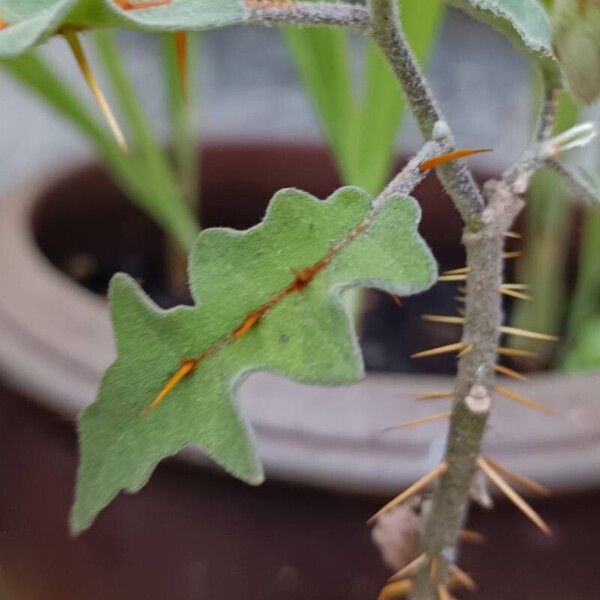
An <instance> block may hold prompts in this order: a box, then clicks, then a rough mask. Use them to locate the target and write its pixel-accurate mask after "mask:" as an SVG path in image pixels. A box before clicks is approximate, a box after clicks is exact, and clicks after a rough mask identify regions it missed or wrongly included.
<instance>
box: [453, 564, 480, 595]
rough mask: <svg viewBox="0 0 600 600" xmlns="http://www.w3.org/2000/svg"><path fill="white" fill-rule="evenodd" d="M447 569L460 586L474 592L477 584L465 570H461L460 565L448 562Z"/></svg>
mask: <svg viewBox="0 0 600 600" xmlns="http://www.w3.org/2000/svg"><path fill="white" fill-rule="evenodd" d="M448 570H449V571H450V574H451V575H454V577H455V579H456V582H457V583H459V584H460V585H461V586H462V587H464V588H465V589H466V590H469V591H470V592H474V591H475V590H476V589H477V584H476V583H475V580H474V579H473V578H472V577H471V576H470V575H469V574H468V573H467V572H465V571H463V570H462V569H461V568H460V567H458V566H456V565H454V564H450V565H448Z"/></svg>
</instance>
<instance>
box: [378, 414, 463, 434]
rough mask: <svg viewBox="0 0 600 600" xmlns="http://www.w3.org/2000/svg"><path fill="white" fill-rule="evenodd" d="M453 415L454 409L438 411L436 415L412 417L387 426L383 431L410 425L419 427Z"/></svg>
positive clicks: (405, 427) (404, 427)
mask: <svg viewBox="0 0 600 600" xmlns="http://www.w3.org/2000/svg"><path fill="white" fill-rule="evenodd" d="M451 416H452V411H451V410H446V411H444V412H441V413H436V414H435V415H429V416H427V417H421V418H420V419H412V420H410V421H404V422H402V423H398V424H397V425H392V426H390V427H386V428H385V429H384V430H383V431H384V432H388V431H396V430H398V429H407V428H409V427H417V426H418V425H427V424H428V423H434V422H435V421H441V420H443V419H449V418H450V417H451Z"/></svg>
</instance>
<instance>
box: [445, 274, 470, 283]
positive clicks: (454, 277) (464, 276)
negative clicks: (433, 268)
mask: <svg viewBox="0 0 600 600" xmlns="http://www.w3.org/2000/svg"><path fill="white" fill-rule="evenodd" d="M466 279H467V274H466V273H459V274H458V275H440V276H439V277H438V281H439V282H440V283H444V282H448V281H466Z"/></svg>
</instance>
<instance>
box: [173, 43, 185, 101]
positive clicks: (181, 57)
mask: <svg viewBox="0 0 600 600" xmlns="http://www.w3.org/2000/svg"><path fill="white" fill-rule="evenodd" d="M175 49H176V52H177V67H178V69H179V82H180V85H181V96H182V98H183V101H184V102H187V101H188V39H187V33H186V32H185V31H177V32H176V33H175Z"/></svg>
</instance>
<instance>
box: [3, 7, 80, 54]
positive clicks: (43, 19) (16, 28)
mask: <svg viewBox="0 0 600 600" xmlns="http://www.w3.org/2000/svg"><path fill="white" fill-rule="evenodd" d="M76 1H77V0H0V19H2V21H3V22H4V28H0V59H2V58H13V57H15V56H18V55H20V54H22V53H23V52H26V51H27V50H29V49H30V48H31V47H32V46H34V45H35V44H38V43H39V42H42V41H44V40H45V39H46V38H48V37H49V36H51V35H52V34H53V33H54V32H55V31H56V29H57V28H58V27H59V26H60V24H61V23H62V22H63V21H64V19H65V17H66V15H67V14H68V12H69V10H70V9H71V7H72V6H74V5H75V3H76Z"/></svg>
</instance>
